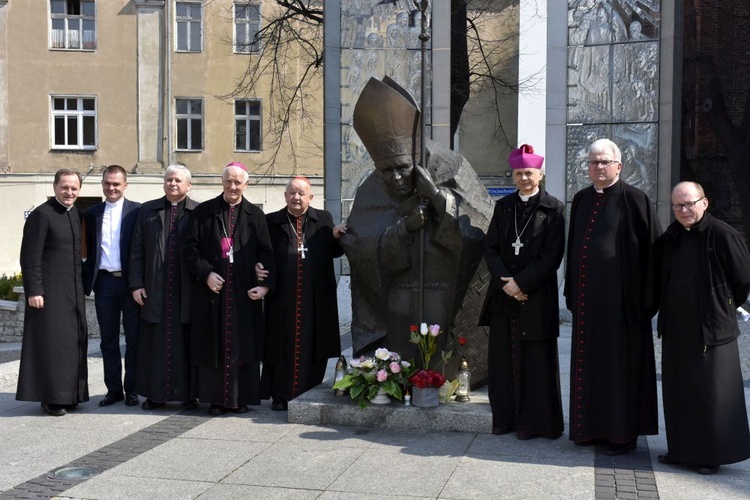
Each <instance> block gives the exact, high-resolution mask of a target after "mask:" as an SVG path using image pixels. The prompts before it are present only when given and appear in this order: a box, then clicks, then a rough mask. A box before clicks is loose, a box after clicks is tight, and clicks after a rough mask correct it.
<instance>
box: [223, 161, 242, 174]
mask: <svg viewBox="0 0 750 500" xmlns="http://www.w3.org/2000/svg"><path fill="white" fill-rule="evenodd" d="M227 167H237V168H241V169H242V170H244V171H245V172H247V171H248V170H247V167H246V166H245V164H244V163H240V162H238V161H233V162H231V163H227V164H226V166H225V167H224V168H227Z"/></svg>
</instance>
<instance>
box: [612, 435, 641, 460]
mask: <svg viewBox="0 0 750 500" xmlns="http://www.w3.org/2000/svg"><path fill="white" fill-rule="evenodd" d="M636 442H637V440H636V439H633V440H632V441H628V442H627V443H609V449H607V451H605V452H604V454H605V455H607V456H609V457H616V456H618V455H625V454H626V453H630V452H631V451H633V450H635V445H636Z"/></svg>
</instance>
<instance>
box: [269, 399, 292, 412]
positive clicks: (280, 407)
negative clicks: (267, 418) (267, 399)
mask: <svg viewBox="0 0 750 500" xmlns="http://www.w3.org/2000/svg"><path fill="white" fill-rule="evenodd" d="M288 409H289V403H287V402H286V400H284V399H274V400H273V403H272V404H271V410H273V411H287V410H288Z"/></svg>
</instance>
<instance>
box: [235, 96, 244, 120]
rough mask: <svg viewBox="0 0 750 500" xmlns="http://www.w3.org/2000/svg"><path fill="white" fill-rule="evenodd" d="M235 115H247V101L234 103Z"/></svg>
mask: <svg viewBox="0 0 750 500" xmlns="http://www.w3.org/2000/svg"><path fill="white" fill-rule="evenodd" d="M234 114H235V115H244V114H245V101H234ZM238 123H239V122H238Z"/></svg>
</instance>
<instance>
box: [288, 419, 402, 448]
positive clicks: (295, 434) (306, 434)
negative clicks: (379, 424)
mask: <svg viewBox="0 0 750 500" xmlns="http://www.w3.org/2000/svg"><path fill="white" fill-rule="evenodd" d="M290 427H292V428H293V431H292V432H290V433H289V434H287V435H286V436H284V437H283V438H281V439H280V440H279V444H283V445H289V446H301V447H302V448H303V449H327V448H358V449H366V448H369V447H371V446H372V444H373V442H374V441H376V440H377V439H378V438H379V436H382V435H383V434H385V433H387V432H388V431H387V430H384V429H373V428H368V427H325V426H318V425H309V426H308V425H293V426H290Z"/></svg>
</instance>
